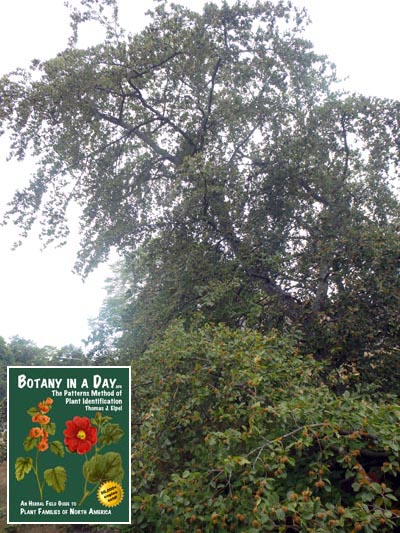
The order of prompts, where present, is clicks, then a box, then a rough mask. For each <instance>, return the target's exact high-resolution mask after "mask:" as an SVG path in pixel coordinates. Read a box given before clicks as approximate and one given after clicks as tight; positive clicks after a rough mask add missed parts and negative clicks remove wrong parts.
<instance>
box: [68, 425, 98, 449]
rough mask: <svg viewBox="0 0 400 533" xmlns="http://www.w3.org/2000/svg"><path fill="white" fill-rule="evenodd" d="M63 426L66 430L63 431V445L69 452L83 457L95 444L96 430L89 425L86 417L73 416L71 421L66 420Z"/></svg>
mask: <svg viewBox="0 0 400 533" xmlns="http://www.w3.org/2000/svg"><path fill="white" fill-rule="evenodd" d="M65 425H66V426H67V429H64V435H65V438H64V444H65V445H66V446H67V447H68V449H69V451H70V452H77V453H79V454H81V455H83V454H85V453H87V452H88V451H89V450H90V448H91V447H92V446H93V445H94V444H96V442H97V428H95V427H94V426H92V425H91V424H90V420H89V419H88V418H87V417H86V416H83V417H80V416H74V418H73V419H72V420H67V421H66V422H65Z"/></svg>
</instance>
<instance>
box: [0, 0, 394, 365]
mask: <svg viewBox="0 0 400 533" xmlns="http://www.w3.org/2000/svg"><path fill="white" fill-rule="evenodd" d="M82 3H83V5H84V6H85V9H86V11H85V10H83V11H81V12H79V11H76V10H75V11H73V12H72V15H73V23H74V28H75V29H77V28H78V26H79V23H81V22H82V21H84V20H87V19H90V18H97V19H98V20H102V22H103V24H105V26H106V29H107V32H106V37H105V41H104V42H103V44H101V45H98V46H94V47H91V48H89V49H86V50H82V49H79V48H78V47H77V46H76V39H75V40H74V39H72V40H71V43H70V45H69V46H68V48H67V49H66V50H65V51H64V52H62V53H60V54H59V55H58V56H57V57H55V58H54V59H51V60H48V61H43V62H41V61H35V62H33V63H32V66H31V68H30V69H28V70H24V71H22V70H18V71H16V72H14V73H12V74H10V75H8V76H6V77H4V78H3V79H2V80H1V82H0V98H1V103H0V121H1V125H2V128H3V129H4V130H5V131H7V132H9V134H10V137H11V155H12V156H13V157H17V158H23V157H25V155H26V154H27V152H29V151H31V152H33V154H34V155H35V156H36V157H37V158H38V166H37V171H36V173H35V175H34V176H33V178H32V181H31V184H30V185H29V186H28V187H27V188H26V189H25V190H23V191H20V192H18V193H17V194H16V196H15V198H14V200H13V203H12V206H11V208H10V211H9V213H8V216H9V218H11V219H12V220H14V221H15V222H16V223H17V224H19V225H20V227H21V228H22V230H23V232H27V231H29V229H30V228H31V227H32V224H33V223H34V221H35V220H36V219H37V218H38V217H39V218H40V220H41V222H42V225H43V236H44V237H45V238H46V239H47V238H49V239H50V240H51V239H53V238H60V239H64V238H65V236H66V234H67V233H68V222H67V218H66V214H67V209H68V206H69V205H70V204H74V203H77V204H79V206H80V207H81V230H82V247H81V252H80V254H79V258H78V263H77V265H78V268H79V269H80V270H81V271H82V272H83V273H87V272H89V271H90V269H92V268H93V267H94V266H95V265H96V264H97V263H98V262H99V261H102V260H104V259H106V258H107V257H108V254H109V251H110V249H111V248H113V247H115V248H116V249H117V250H118V251H119V252H120V253H121V254H123V255H125V256H126V257H129V258H130V261H131V263H132V265H133V266H132V268H133V273H132V290H133V298H134V301H135V303H136V306H137V305H138V302H139V303H140V302H141V301H142V302H143V301H144V302H145V306H148V302H149V300H151V298H155V299H156V302H157V305H156V306H154V307H153V309H152V310H151V311H150V312H149V315H148V316H151V315H154V314H157V312H158V311H159V310H160V309H161V310H162V313H164V314H163V315H162V322H163V323H164V322H168V320H169V319H170V317H173V316H177V315H182V314H185V313H188V312H189V313H193V312H194V311H196V310H199V309H201V310H203V311H204V310H205V309H206V310H207V309H208V310H210V309H212V311H213V318H216V319H217V320H224V321H228V322H229V321H231V322H235V321H236V322H237V323H241V324H243V323H244V322H247V323H248V322H249V321H251V322H252V323H254V324H257V325H261V326H264V327H268V326H270V325H271V323H273V324H274V325H279V324H288V323H294V324H295V325H297V326H298V325H300V326H301V327H302V328H303V330H304V331H308V332H310V331H313V334H314V335H313V336H314V339H315V342H314V341H313V342H314V349H315V350H317V351H319V352H320V353H321V354H326V353H329V354H330V355H332V354H334V355H335V358H336V360H337V361H338V362H343V361H344V359H345V356H346V354H349V353H351V354H352V356H354V355H357V356H364V354H365V353H367V354H371V353H372V357H374V354H376V353H377V352H378V351H379V350H383V352H384V353H385V355H387V354H388V353H390V354H393V353H394V352H393V350H397V349H398V333H399V331H398V326H397V321H396V310H397V308H398V304H399V276H398V250H399V244H400V242H399V233H398V227H399V226H398V225H399V204H398V200H397V198H396V196H395V194H394V192H393V191H394V188H393V186H392V182H393V180H395V179H396V178H398V172H399V146H400V105H399V103H398V102H394V101H387V100H379V99H376V98H365V97H363V96H359V95H347V94H343V93H341V92H339V91H338V90H337V85H336V78H335V72H334V68H333V67H332V65H331V64H330V63H329V62H328V61H327V59H326V58H324V57H321V56H319V55H317V54H316V53H315V52H314V51H313V48H312V45H311V44H310V43H309V42H308V41H307V40H305V39H304V37H303V34H302V31H303V29H304V24H305V22H306V14H305V13H303V12H302V11H298V10H296V9H295V8H292V7H291V5H290V2H285V1H279V2H277V1H276V2H272V1H265V2H257V3H255V4H252V5H249V4H246V3H240V2H237V3H232V4H231V5H230V4H228V3H227V2H224V3H221V4H220V5H217V4H213V3H209V4H206V5H205V7H204V10H203V12H202V13H201V14H200V13H196V12H193V11H191V10H189V9H186V8H184V7H182V6H179V5H168V4H167V2H164V1H161V2H158V3H157V5H156V7H155V8H154V10H153V11H152V12H151V13H150V17H151V20H150V22H149V24H148V25H147V27H146V28H145V29H144V30H143V31H141V32H140V33H137V34H130V33H125V32H124V31H123V30H122V28H121V27H120V26H119V25H118V23H117V21H116V20H114V21H110V20H109V19H107V18H106V17H105V15H104V13H106V11H104V9H103V8H106V7H107V6H108V7H110V6H111V7H113V5H114V7H115V2H112V1H111V0H108V1H104V2H98V1H94V0H93V1H92V0H85V1H84V2H82ZM98 5H100V6H101V8H102V9H103V11H96V9H97V7H98ZM113 15H116V10H114V11H113ZM132 258H133V259H132ZM227 280H228V281H227ZM241 299H243V300H244V302H245V303H244V304H243V305H242V304H240V305H235V304H236V303H237V302H238V301H239V302H240V301H241ZM159 302H161V303H162V305H161V306H160V304H159ZM227 302H230V303H231V304H232V305H230V306H229V307H227ZM227 309H232V312H231V313H230V314H229V313H228V314H229V316H226V315H227ZM146 320H147V318H146ZM154 324H156V325H157V320H154ZM150 329H152V327H150ZM153 329H154V328H153ZM396 353H397V352H396Z"/></svg>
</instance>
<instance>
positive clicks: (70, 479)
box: [7, 366, 131, 524]
mask: <svg viewBox="0 0 400 533" xmlns="http://www.w3.org/2000/svg"><path fill="white" fill-rule="evenodd" d="M7 370H8V377H7V379H8V402H7V404H8V432H7V440H8V484H7V485H8V503H7V512H8V515H7V516H8V523H9V524H25V523H37V524H61V523H66V524H72V523H79V524H90V523H107V524H129V523H130V509H131V505H130V496H131V487H130V454H131V451H130V449H131V424H130V405H131V401H130V390H131V387H130V383H131V380H130V367H128V366H126V367H123V366H119V367H118V366H108V367H104V366H103V367H97V366H89V367H87V366H85V367H83V366H77V367H72V366H67V367H61V366H54V367H29V366H28V367H26V366H24V367H17V366H10V367H8V369H7Z"/></svg>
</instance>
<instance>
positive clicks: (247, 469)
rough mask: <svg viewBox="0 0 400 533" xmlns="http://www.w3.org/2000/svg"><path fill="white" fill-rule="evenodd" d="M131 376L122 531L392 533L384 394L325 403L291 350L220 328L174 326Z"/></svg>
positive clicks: (391, 447) (395, 411)
mask: <svg viewBox="0 0 400 533" xmlns="http://www.w3.org/2000/svg"><path fill="white" fill-rule="evenodd" d="M132 367H133V411H134V412H133V456H132V460H133V464H132V468H133V472H132V476H133V477H132V485H133V522H132V524H133V526H134V528H140V530H141V531H163V532H164V531H165V532H173V531H174V532H179V531H182V532H185V531H189V530H190V531H197V532H200V531H202V532H208V531H225V530H227V531H235V532H236V531H243V532H244V531H246V532H248V533H255V532H259V531H313V532H326V531H334V532H335V531H336V532H339V531H342V532H350V531H365V532H369V531H393V528H394V527H395V523H396V522H397V520H398V516H399V515H400V510H398V509H399V508H400V504H399V502H398V497H397V496H398V493H397V473H398V471H399V450H400V433H399V431H398V430H397V428H398V424H399V421H400V407H399V406H398V405H396V398H395V397H388V396H386V397H383V396H382V397H381V398H380V399H379V400H376V401H374V402H373V401H371V399H370V397H369V396H370V391H368V390H366V391H362V390H358V391H356V392H353V393H350V392H346V393H344V394H343V395H341V396H339V395H337V394H335V393H334V392H332V390H331V389H330V388H329V387H328V386H327V385H326V384H325V383H324V381H323V379H322V377H321V376H322V375H323V373H322V370H323V367H322V365H321V363H317V362H316V361H315V360H314V359H313V357H311V356H304V355H300V353H299V351H298V350H297V348H296V341H295V339H293V338H290V337H282V336H279V335H278V334H276V333H274V332H273V333H271V334H270V335H268V336H262V335H260V334H258V333H256V332H253V331H245V330H238V331H232V330H230V329H228V328H226V327H224V326H218V327H213V326H206V327H204V328H202V329H199V330H194V331H190V332H185V330H184V328H183V327H182V325H181V324H180V323H176V324H174V326H173V327H172V328H170V329H169V331H168V332H167V334H166V336H165V338H164V339H163V340H162V341H160V342H159V343H157V344H155V345H154V346H153V347H152V348H151V349H150V350H149V351H148V352H147V353H146V354H145V355H144V356H143V357H141V358H140V359H139V360H137V361H134V362H133V364H132ZM134 530H135V531H136V530H137V529H134Z"/></svg>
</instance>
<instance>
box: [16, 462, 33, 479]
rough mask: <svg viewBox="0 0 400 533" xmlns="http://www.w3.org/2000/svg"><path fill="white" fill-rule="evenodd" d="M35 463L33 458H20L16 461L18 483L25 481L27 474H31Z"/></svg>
mask: <svg viewBox="0 0 400 533" xmlns="http://www.w3.org/2000/svg"><path fill="white" fill-rule="evenodd" d="M32 465H33V461H32V459H31V457H18V459H17V460H16V461H15V477H16V479H17V481H21V479H24V477H25V474H29V472H30V471H31V469H32Z"/></svg>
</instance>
